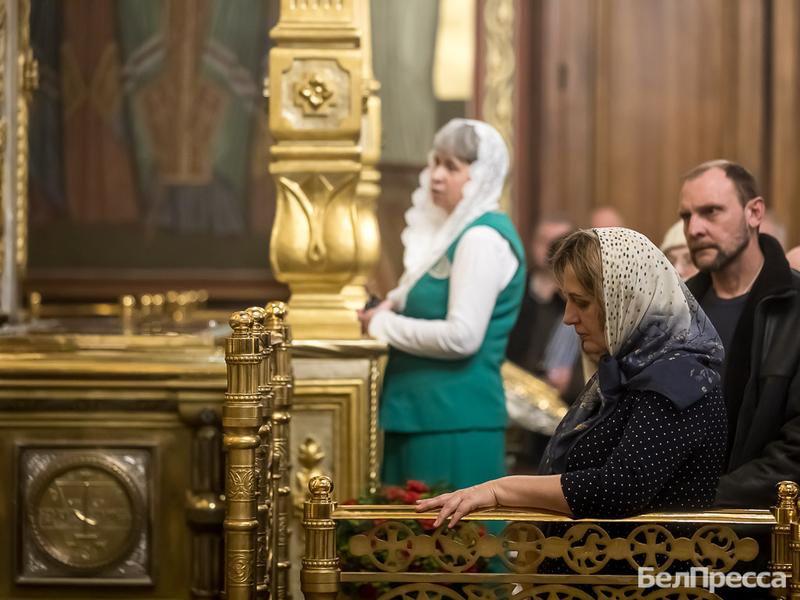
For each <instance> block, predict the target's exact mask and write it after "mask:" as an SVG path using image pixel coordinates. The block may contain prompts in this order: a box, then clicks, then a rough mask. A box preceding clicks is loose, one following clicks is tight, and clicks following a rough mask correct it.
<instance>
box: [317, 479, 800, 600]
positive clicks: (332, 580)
mask: <svg viewBox="0 0 800 600" xmlns="http://www.w3.org/2000/svg"><path fill="white" fill-rule="evenodd" d="M332 486H333V484H332V483H331V481H330V479H329V478H327V477H325V478H314V479H312V480H311V483H310V484H309V489H311V490H317V492H316V494H314V492H312V495H313V496H314V497H313V499H312V501H311V502H307V503H306V518H305V520H304V527H305V531H306V559H304V561H303V571H302V587H303V590H304V592H305V594H306V597H307V598H309V600H316V598H317V597H319V598H320V599H322V598H325V599H327V600H329V599H331V598H333V597H335V594H336V593H337V592H338V590H339V586H340V585H341V583H343V582H349V583H369V584H371V585H377V586H380V589H381V590H382V594H381V595H380V598H379V600H394V599H398V600H415V599H419V600H431V599H438V600H445V599H451V600H456V599H458V600H505V599H506V598H508V599H512V598H513V600H528V599H531V600H571V599H574V600H587V599H591V600H595V599H603V600H636V599H639V600H711V599H717V598H720V596H719V595H717V594H715V593H712V592H710V591H709V590H708V588H704V587H703V581H702V577H700V578H698V580H697V581H696V582H693V583H690V582H686V581H684V582H680V581H679V582H678V584H679V587H675V588H659V587H650V588H641V587H637V572H638V570H639V569H640V568H647V569H648V571H647V572H648V573H650V574H658V573H665V572H675V571H680V572H688V571H689V570H690V569H692V568H697V569H707V570H708V572H719V573H729V572H732V571H736V569H737V567H741V566H743V565H745V564H746V563H747V562H748V561H751V560H753V559H754V558H756V557H757V556H758V554H759V545H758V543H757V542H756V540H755V539H753V538H751V537H747V536H744V535H742V534H740V533H739V532H737V531H736V527H737V526H738V525H744V526H748V527H752V526H761V527H764V528H768V529H769V530H770V531H771V533H772V546H771V559H772V560H771V561H770V570H771V571H772V572H773V576H774V575H775V574H786V573H791V578H792V579H794V578H795V577H796V573H797V571H798V570H799V569H800V527H798V522H797V520H798V515H797V508H796V504H797V496H798V486H797V485H796V484H794V483H792V482H782V483H781V484H780V486H779V490H778V505H777V507H776V508H775V509H773V511H772V512H770V511H766V510H757V509H752V510H738V511H734V510H727V511H708V512H696V513H654V514H649V515H639V516H636V517H631V518H628V519H616V520H610V521H591V520H587V519H584V520H573V519H570V518H568V517H565V516H563V515H557V514H553V513H542V512H534V511H526V510H519V509H513V510H512V509H494V510H491V511H482V512H479V513H474V514H472V515H468V516H467V517H466V519H465V524H464V525H463V526H461V527H459V528H456V529H452V530H451V529H449V528H447V527H446V526H442V527H440V528H439V529H437V530H436V531H434V532H432V533H431V534H421V533H417V531H415V530H414V529H412V528H411V527H409V525H408V522H409V521H412V520H414V519H429V518H431V517H432V516H433V515H432V514H431V513H416V512H415V511H414V510H413V508H412V507H403V506H396V505H392V506H363V505H352V506H350V505H349V506H342V507H338V508H337V507H336V504H335V502H334V501H333V498H332V496H331V491H332ZM351 520H367V521H372V522H374V523H375V525H374V526H373V527H372V528H371V529H370V530H368V531H367V532H366V533H358V534H356V535H353V536H352V537H351V538H350V539H349V544H348V552H349V554H350V555H352V556H353V557H355V558H356V559H358V560H359V561H360V562H359V563H358V564H361V565H364V566H365V570H364V571H363V572H362V571H348V572H341V571H340V570H339V563H338V557H337V555H336V552H335V549H334V548H332V542H331V540H330V529H331V527H333V524H335V523H336V522H337V521H351ZM481 520H488V521H501V522H507V525H506V526H505V528H504V529H503V530H502V532H500V533H498V534H496V535H493V534H487V533H485V531H484V530H483V529H482V528H481V527H479V526H477V524H475V523H474V521H481ZM542 523H546V524H547V527H543V526H542ZM787 527H788V528H789V529H787ZM553 529H557V531H558V533H559V535H554V533H555V532H554V531H553ZM676 529H677V531H676ZM323 530H324V531H325V536H326V537H324V538H323V537H321V536H322V531H323ZM748 531H750V530H748ZM787 531H788V532H789V534H788V535H787ZM481 559H483V561H482V564H486V560H487V559H488V560H489V563H488V564H491V565H493V567H492V569H491V572H480V573H479V572H474V571H475V567H476V566H477V565H478V564H479V561H480V560H481ZM350 564H352V563H350ZM420 564H429V565H430V564H434V565H435V567H436V572H418V571H417V570H416V569H417V568H418V567H419V565H420ZM501 566H502V567H503V568H501ZM701 572H702V571H701ZM775 581H776V579H775V577H773V579H772V583H773V584H774V582H775ZM777 581H780V577H779V578H777ZM794 581H797V580H796V579H794ZM323 583H324V585H323ZM689 585H691V586H693V587H686V586H689ZM680 586H683V587H680ZM794 590H795V585H794V583H790V585H789V588H788V590H784V589H777V588H774V589H773V590H772V594H773V595H775V596H777V597H789V596H787V595H786V592H787V591H792V592H794ZM790 597H791V598H796V597H798V598H800V596H795V595H792V596H790Z"/></svg>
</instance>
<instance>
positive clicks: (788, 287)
mask: <svg viewBox="0 0 800 600" xmlns="http://www.w3.org/2000/svg"><path fill="white" fill-rule="evenodd" d="M764 211H765V206H764V200H763V198H761V197H760V196H759V194H758V190H757V187H756V181H755V179H754V177H753V176H752V175H751V174H750V173H749V172H748V171H747V170H746V169H745V168H744V167H742V166H740V165H737V164H735V163H731V162H728V161H722V160H718V161H711V162H707V163H703V164H702V165H700V166H698V167H696V168H695V169H693V170H692V171H690V172H689V173H688V174H687V175H686V176H685V177H684V181H683V186H682V188H681V194H680V214H681V218H682V219H683V222H684V230H685V233H686V240H687V242H688V244H689V250H690V251H691V253H692V260H693V261H694V263H695V265H697V267H698V269H700V273H699V274H698V275H696V276H695V277H693V278H692V279H690V280H689V281H688V282H687V286H688V287H689V289H690V290H691V292H692V293H693V294H694V296H695V297H696V298H697V299H698V301H699V302H700V305H701V306H702V307H703V309H704V310H705V311H706V313H707V314H708V316H709V318H710V319H711V322H712V323H713V324H714V326H715V327H716V329H717V331H718V332H719V334H720V337H721V338H722V343H723V345H724V346H725V355H726V357H725V363H724V365H723V369H722V375H723V380H722V381H723V391H724V393H725V398H726V401H727V405H728V464H727V469H726V472H725V474H724V475H723V476H722V478H721V479H720V483H719V487H718V489H717V503H718V504H719V505H721V506H734V507H757V506H762V507H766V506H770V505H772V504H774V503H775V484H776V483H777V482H779V481H781V480H784V479H790V480H794V481H797V480H798V478H800V375H799V374H798V362H799V361H800V274H798V273H797V272H795V271H792V270H791V269H790V268H789V263H788V262H787V260H786V258H785V257H784V254H783V250H782V249H781V246H780V244H779V243H778V242H777V240H775V239H774V238H772V237H770V236H768V235H764V234H761V235H759V233H758V229H759V226H760V224H761V219H762V218H763V216H764Z"/></svg>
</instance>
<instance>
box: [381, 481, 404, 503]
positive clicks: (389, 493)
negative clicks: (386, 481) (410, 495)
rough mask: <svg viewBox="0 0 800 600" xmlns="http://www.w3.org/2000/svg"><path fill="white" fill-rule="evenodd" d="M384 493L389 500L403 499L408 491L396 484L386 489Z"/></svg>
mask: <svg viewBox="0 0 800 600" xmlns="http://www.w3.org/2000/svg"><path fill="white" fill-rule="evenodd" d="M383 493H384V494H386V498H387V499H388V500H390V501H391V500H403V499H404V498H405V495H406V491H405V490H404V489H403V488H401V487H398V486H396V485H390V486H389V487H387V488H386V489H384V490H383Z"/></svg>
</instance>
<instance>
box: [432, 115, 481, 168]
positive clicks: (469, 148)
mask: <svg viewBox="0 0 800 600" xmlns="http://www.w3.org/2000/svg"><path fill="white" fill-rule="evenodd" d="M479 143H480V140H479V139H478V134H477V132H476V131H475V128H474V127H473V126H472V125H470V124H469V123H459V124H450V123H448V124H447V125H445V126H444V127H442V128H441V129H440V130H439V131H438V132H437V133H436V136H435V137H434V138H433V150H434V152H438V153H439V154H444V155H446V156H455V157H456V158H457V159H459V160H461V161H463V162H465V163H469V164H471V163H473V162H475V161H476V160H478V146H479Z"/></svg>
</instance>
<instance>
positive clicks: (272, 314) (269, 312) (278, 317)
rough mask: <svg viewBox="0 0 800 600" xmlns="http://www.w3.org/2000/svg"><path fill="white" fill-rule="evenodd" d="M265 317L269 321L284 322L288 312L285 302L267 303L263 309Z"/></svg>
mask: <svg viewBox="0 0 800 600" xmlns="http://www.w3.org/2000/svg"><path fill="white" fill-rule="evenodd" d="M265 311H266V317H267V319H269V320H270V321H280V322H281V323H283V322H284V321H286V315H287V314H288V312H289V310H288V309H287V308H286V303H285V302H277V301H276V302H269V303H268V304H267V306H266V307H265Z"/></svg>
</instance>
